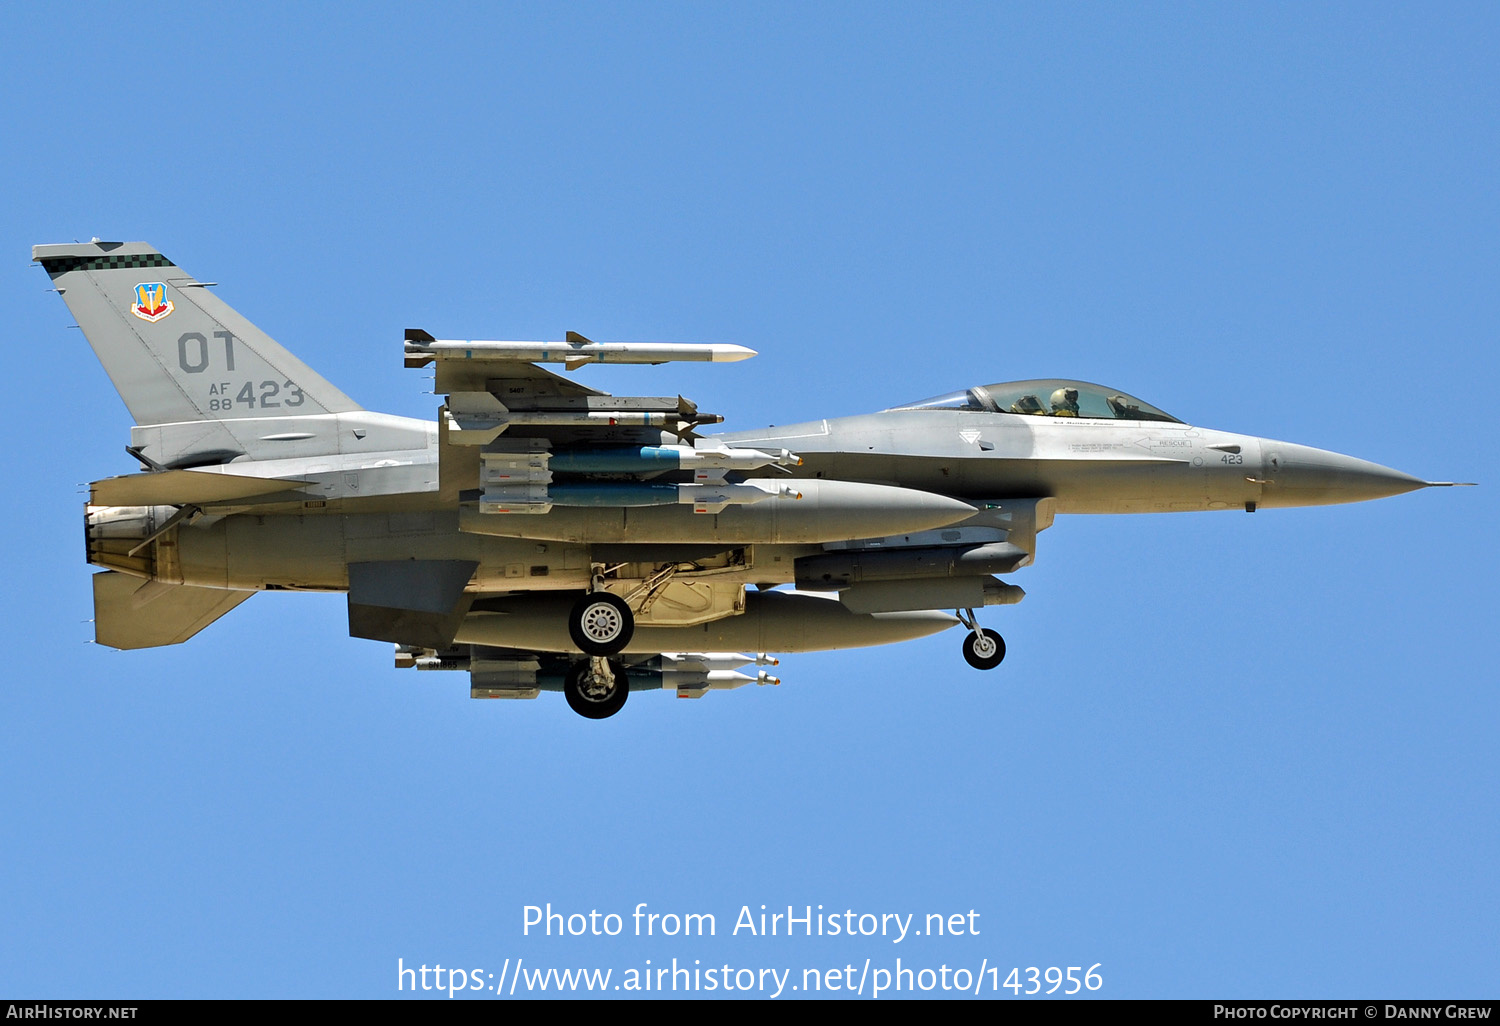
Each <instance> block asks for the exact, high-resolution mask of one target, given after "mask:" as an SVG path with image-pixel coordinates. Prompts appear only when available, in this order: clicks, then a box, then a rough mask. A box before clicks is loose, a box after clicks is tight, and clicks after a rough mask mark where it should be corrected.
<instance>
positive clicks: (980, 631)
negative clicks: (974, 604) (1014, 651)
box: [956, 609, 1005, 670]
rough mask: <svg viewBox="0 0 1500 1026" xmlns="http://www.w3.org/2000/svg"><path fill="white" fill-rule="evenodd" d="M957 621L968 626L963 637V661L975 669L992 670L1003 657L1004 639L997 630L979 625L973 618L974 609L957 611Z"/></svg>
mask: <svg viewBox="0 0 1500 1026" xmlns="http://www.w3.org/2000/svg"><path fill="white" fill-rule="evenodd" d="M956 615H957V616H958V619H959V622H960V623H962V624H963V625H964V626H965V627H967V628H969V631H970V633H969V636H968V637H966V638H964V662H966V663H968V664H969V665H970V666H972V667H974V669H976V670H993V669H994V668H995V667H997V666H999V665H1000V663H1001V662H1002V661H1003V660H1004V659H1005V639H1004V638H1002V637H1001V636H1000V634H999V633H998V632H997V631H992V630H990V629H989V628H988V627H980V626H979V624H978V623H977V622H975V620H974V610H972V609H960V610H958V611H957V613H956Z"/></svg>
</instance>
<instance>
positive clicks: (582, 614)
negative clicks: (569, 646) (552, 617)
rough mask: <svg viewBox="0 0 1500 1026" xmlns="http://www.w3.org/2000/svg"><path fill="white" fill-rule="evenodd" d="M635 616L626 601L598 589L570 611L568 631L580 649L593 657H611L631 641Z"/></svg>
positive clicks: (579, 601) (580, 600)
mask: <svg viewBox="0 0 1500 1026" xmlns="http://www.w3.org/2000/svg"><path fill="white" fill-rule="evenodd" d="M634 633H635V616H634V615H633V614H632V613H631V612H630V607H629V606H627V605H626V604H625V600H624V599H622V598H620V597H619V596H617V595H611V594H610V593H609V592H607V591H596V592H593V593H591V594H588V595H585V596H584V597H583V598H581V599H579V600H578V604H577V605H575V606H574V607H573V611H572V612H571V613H569V614H568V634H569V635H570V636H571V637H572V638H573V644H575V645H577V646H578V648H579V651H581V652H583V653H584V654H585V655H591V656H612V655H614V654H616V653H617V652H622V651H624V649H625V646H626V645H628V644H630V637H631V635H633V634H634Z"/></svg>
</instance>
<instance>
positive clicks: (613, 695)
mask: <svg viewBox="0 0 1500 1026" xmlns="http://www.w3.org/2000/svg"><path fill="white" fill-rule="evenodd" d="M563 695H564V696H566V698H567V699H568V705H569V706H570V707H571V708H572V710H573V711H574V712H576V713H577V714H578V715H580V716H586V717H588V718H589V719H591V720H602V719H605V718H606V717H609V716H613V715H614V714H615V713H617V712H619V711H620V709H621V708H622V707H623V706H624V705H625V699H626V698H628V697H630V681H629V680H628V679H627V678H626V676H625V666H624V664H623V663H621V662H620V661H619V660H616V659H602V658H600V657H598V656H595V657H593V658H590V659H580V660H578V661H577V662H576V663H574V664H573V665H572V667H570V668H569V670H568V676H567V679H566V680H564V681H563Z"/></svg>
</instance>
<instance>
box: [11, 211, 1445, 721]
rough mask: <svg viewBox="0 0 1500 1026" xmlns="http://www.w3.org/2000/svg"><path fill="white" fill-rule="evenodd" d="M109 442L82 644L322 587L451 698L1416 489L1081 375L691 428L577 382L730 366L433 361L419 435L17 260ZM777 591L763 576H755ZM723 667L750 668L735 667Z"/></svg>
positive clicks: (611, 356) (766, 644)
mask: <svg viewBox="0 0 1500 1026" xmlns="http://www.w3.org/2000/svg"><path fill="white" fill-rule="evenodd" d="M32 257H33V259H34V260H35V261H36V262H38V263H40V264H41V265H42V268H43V269H44V270H45V271H46V272H47V274H48V275H49V276H50V277H51V279H52V283H53V287H54V288H55V289H56V290H57V291H58V292H59V293H61V294H62V298H63V300H64V301H65V302H66V303H67V305H68V309H69V310H70V311H71V312H72V314H73V316H74V317H75V318H76V319H77V321H78V324H79V326H80V327H81V328H82V329H83V333H84V335H85V336H86V337H87V338H88V341H89V344H90V345H92V346H93V348H94V352H95V354H96V355H97V356H98V358H99V360H100V362H102V363H103V365H104V369H105V371H106V372H107V373H108V374H109V377H110V379H111V380H112V381H113V382H114V385H115V388H116V389H117V390H118V391H119V393H120V397H121V398H122V399H123V400H124V401H125V405H126V406H127V407H128V408H129V410H130V413H131V415H132V416H133V417H134V418H135V426H134V427H133V428H132V429H131V435H130V445H129V446H127V447H126V448H127V451H128V452H129V453H130V455H131V456H132V457H134V458H135V459H136V460H137V461H138V462H139V463H140V466H141V472H139V473H132V474H127V475H125V476H121V477H111V478H106V479H104V480H102V481H96V482H94V483H93V485H92V486H91V493H90V498H89V502H88V506H87V509H86V512H85V523H86V532H87V539H88V561H89V562H90V563H92V564H94V565H96V566H99V567H103V568H104V572H102V573H99V574H96V575H95V576H94V578H93V588H94V608H95V634H96V640H97V641H98V642H99V643H101V644H104V645H109V646H112V647H114V648H121V649H135V648H148V647H152V646H158V645H173V644H177V643H179V642H182V641H186V640H187V639H188V638H190V637H192V636H193V635H194V634H197V633H198V632H199V631H201V630H202V629H203V628H205V627H207V626H208V625H209V624H211V623H213V622H214V621H215V620H217V619H218V618H219V617H221V616H223V615H224V614H226V613H228V612H229V611H230V610H232V609H234V608H235V607H236V606H238V605H239V604H240V603H241V602H244V601H245V600H246V599H247V598H249V597H250V596H251V595H253V594H255V593H256V592H258V591H279V590H302V591H340V592H346V593H347V594H348V601H349V633H350V634H351V635H353V636H354V637H357V638H369V639H373V640H378V641H384V642H388V643H392V644H394V645H395V661H396V665H397V666H398V667H414V668H416V669H418V670H457V671H464V672H467V673H468V675H469V684H470V694H471V695H472V696H473V697H475V698H536V697H537V696H538V694H539V693H540V692H542V691H561V692H562V693H563V694H564V695H565V696H566V698H567V701H568V703H569V705H571V706H572V708H573V709H574V710H576V711H577V712H579V713H580V714H582V715H584V716H587V717H590V718H594V719H601V718H604V717H607V716H611V715H613V714H614V713H615V712H617V711H619V709H620V708H621V707H622V706H623V705H624V704H625V700H626V697H627V696H628V695H629V694H630V693H631V692H633V691H644V690H651V689H666V690H670V691H674V692H676V694H677V695H678V697H682V698H698V697H701V696H702V695H704V694H705V693H707V692H709V691H715V690H728V689H732V688H737V687H740V686H742V685H745V684H749V683H762V684H764V683H777V681H776V678H774V677H772V676H770V675H769V674H768V672H767V671H766V670H763V669H751V670H750V672H746V670H747V668H751V667H760V666H765V665H770V664H774V663H775V662H776V660H775V659H774V658H772V657H771V656H770V655H768V654H767V653H789V652H810V651H818V650H825V649H841V648H855V647H859V646H864V645H883V644H888V643H891V642H897V641H905V640H908V639H911V638H918V637H922V636H924V635H928V634H933V633H935V632H937V631H943V630H947V629H948V628H949V627H952V626H955V625H957V624H960V623H961V624H963V626H964V627H965V628H967V630H968V634H967V636H966V637H965V638H964V642H963V656H964V658H965V659H966V660H967V661H968V662H969V664H970V665H971V666H974V667H976V668H978V669H985V670H988V669H993V668H995V667H996V666H998V665H999V664H1000V661H1001V660H1002V659H1004V657H1005V643H1004V641H1003V640H1002V639H1001V637H1000V635H999V634H998V633H996V632H995V631H993V630H991V629H988V628H983V627H981V626H980V625H979V623H978V621H977V616H976V610H980V609H983V608H984V607H986V606H993V605H1007V604H1010V603H1014V602H1019V601H1020V600H1021V598H1022V595H1023V592H1022V591H1021V589H1020V588H1019V587H1017V586H1016V585H1014V584H1010V583H1008V582H1005V581H1002V580H1001V578H1002V577H1005V576H1006V575H1009V574H1011V573H1013V572H1014V571H1016V570H1019V569H1020V568H1021V567H1024V566H1027V565H1028V564H1030V563H1031V561H1032V559H1033V558H1034V556H1035V555H1036V550H1037V536H1038V535H1039V534H1040V533H1041V532H1042V531H1043V530H1045V529H1046V528H1047V527H1049V526H1051V524H1052V522H1053V519H1054V517H1055V516H1056V515H1057V514H1059V513H1146V512H1159V511H1173V510H1213V509H1237V510H1250V511H1254V510H1256V509H1257V508H1261V509H1264V508H1268V507H1278V506H1310V505H1321V504H1326V503H1340V502H1356V501H1359V500H1363V499H1375V498H1380V497H1381V496H1387V495H1398V494H1400V493H1402V492H1408V491H1411V490H1413V489H1416V488H1422V487H1424V486H1428V485H1433V484H1447V483H1448V482H1430V481H1422V480H1419V479H1418V478H1415V477H1410V476H1408V475H1406V474H1403V473H1400V472H1398V471H1395V470H1391V469H1388V468H1386V467H1382V466H1379V465H1377V464H1374V463H1368V462H1366V461H1364V460H1359V459H1354V458H1352V457H1349V456H1341V455H1338V454H1336V453H1332V452H1325V451H1323V450H1321V449H1313V448H1309V447H1307V446H1305V445H1295V444H1292V443H1289V442H1276V441H1271V440H1269V439H1265V438H1256V437H1253V436H1249V435H1236V434H1229V433H1227V432H1223V431H1213V430H1209V429H1207V428H1196V427H1192V426H1190V425H1188V424H1184V423H1182V422H1181V421H1179V420H1177V419H1176V418H1175V417H1172V416H1170V415H1168V414H1166V413H1164V412H1162V411H1161V410H1159V409H1157V408H1156V407H1154V406H1152V405H1150V404H1149V403H1146V402H1143V401H1141V400H1140V399H1137V398H1135V397H1134V396H1132V395H1128V394H1126V393H1125V392H1121V391H1118V390H1116V389H1114V388H1106V387H1102V386H1099V385H1092V384H1089V383H1087V382H1083V381H1066V380H1043V381H1012V382H1005V383H1002V384H989V385H976V386H974V387H971V388H967V389H963V390H960V391H957V392H953V393H951V394H949V395H942V396H938V397H936V398H933V399H924V400H921V401H918V402H911V403H906V404H904V405H900V406H896V407H894V408H892V409H888V410H885V411H884V412H880V413H871V414H866V415H863V416H856V417H845V418H841V419H837V420H814V421H809V422H807V423H804V424H795V425H792V426H789V427H778V428H774V429H773V428H768V429H765V430H761V431H741V432H735V433H732V434H706V433H703V429H704V428H705V427H707V426H709V425H713V424H717V423H720V422H721V421H722V418H721V417H718V416H715V415H713V414H709V413H703V412H700V410H699V408H698V407H697V405H696V404H694V403H692V402H690V401H688V400H687V399H684V398H682V397H681V396H612V395H609V394H607V393H604V392H601V391H598V390H595V389H592V388H589V387H586V386H585V385H582V384H579V383H578V382H577V381H575V380H574V379H573V378H572V377H568V376H565V374H557V373H553V372H552V371H548V370H544V369H542V366H541V365H542V364H561V365H563V368H564V369H565V372H571V371H574V370H575V369H577V368H579V367H581V366H583V365H585V364H588V363H636V364H661V363H668V362H671V361H678V360H693V361H707V362H714V363H719V362H731V361H737V360H743V359H746V358H748V357H751V356H754V355H755V353H754V352H753V351H752V350H750V349H746V348H744V347H742V346H736V345H723V344H687V343H676V344H663V343H654V342H593V341H590V340H589V339H587V338H584V337H583V336H581V335H578V334H575V333H573V332H569V333H568V335H567V338H566V340H565V341H563V342H500V341H494V342H489V341H445V340H440V339H437V338H434V337H433V336H432V335H430V334H428V333H427V332H426V331H423V330H419V329H408V330H407V332H406V341H405V361H406V366H407V367H423V366H427V365H435V368H434V369H435V377H436V391H437V392H439V393H441V394H444V395H445V396H446V402H445V403H444V405H443V406H442V407H441V408H440V409H439V410H438V415H437V419H436V421H435V422H426V421H421V420H414V419H411V418H406V417H397V416H391V415H387V414H381V413H373V412H371V411H368V410H365V409H363V408H361V407H360V406H359V405H358V404H357V403H355V402H354V400H352V399H350V398H349V397H348V396H346V395H345V394H344V393H343V392H341V391H339V389H338V388H336V387H335V386H334V385H332V384H331V383H329V382H328V381H326V380H325V379H324V378H323V377H321V376H320V375H319V374H318V373H317V372H315V371H314V370H312V369H311V368H309V367H308V366H307V365H306V364H304V363H302V361H300V360H298V359H297V358H296V357H295V356H293V355H292V354H291V353H289V352H288V351H287V350H286V349H284V348H282V347H281V346H280V345H278V344H277V343H276V342H274V341H273V340H272V339H271V338H269V337H268V336H267V335H265V334H264V333H263V332H261V331H260V330H259V329H257V328H256V327H255V326H254V325H253V324H251V323H250V322H249V321H247V320H245V319H244V318H243V317H241V316H240V315H239V314H238V313H236V312H235V311H234V310H232V309H230V308H229V307H228V306H227V305H225V304H224V303H223V302H221V301H220V300H219V298H218V297H217V296H215V295H214V294H213V292H212V291H210V287H209V286H210V285H211V284H212V283H210V282H200V281H197V280H195V279H194V278H193V277H192V276H190V275H189V274H188V273H187V272H185V271H184V270H182V269H181V268H179V267H177V266H176V265H175V264H173V263H172V262H171V261H170V260H168V259H167V258H166V257H164V256H163V255H162V254H160V253H158V252H157V251H156V250H155V249H153V248H152V247H151V246H148V245H145V244H143V243H138V242H132V243H113V242H99V241H94V242H90V243H84V244H71V245H59V246H37V247H35V249H34V250H33V252H32ZM788 584H790V585H794V586H795V587H794V588H793V589H788V590H778V588H779V587H780V586H782V585H788ZM752 674H753V675H752Z"/></svg>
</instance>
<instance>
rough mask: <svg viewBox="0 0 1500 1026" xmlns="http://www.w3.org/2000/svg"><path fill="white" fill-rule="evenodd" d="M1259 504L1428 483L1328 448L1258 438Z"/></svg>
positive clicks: (1331, 499)
mask: <svg viewBox="0 0 1500 1026" xmlns="http://www.w3.org/2000/svg"><path fill="white" fill-rule="evenodd" d="M1261 453H1262V457H1261V459H1262V464H1263V469H1264V474H1263V477H1264V480H1265V486H1264V490H1263V492H1262V500H1261V505H1263V506H1326V505H1331V504H1333V503H1338V502H1363V501H1364V500H1366V499H1382V498H1384V497H1386V496H1387V495H1400V494H1402V493H1403V492H1410V491H1415V490H1416V489H1418V488H1425V487H1427V482H1426V481H1423V480H1422V479H1421V478H1417V477H1412V476H1411V475H1410V474H1403V473H1401V471H1399V470H1392V469H1391V468H1390V467H1382V466H1381V465H1380V464H1378V463H1371V462H1370V461H1369V460H1357V459H1355V458H1354V457H1353V456H1344V455H1341V454H1339V453H1336V452H1329V451H1327V450H1326V449H1314V448H1312V447H1311V446H1307V445H1294V444H1292V443H1290V442H1272V441H1269V440H1268V441H1265V442H1262V443H1261Z"/></svg>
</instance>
